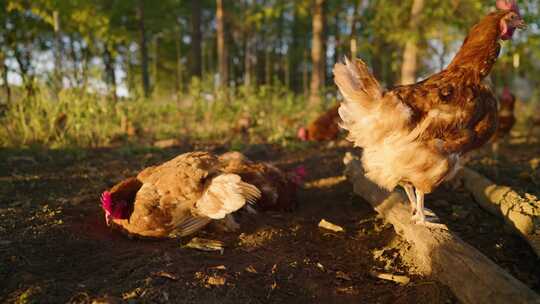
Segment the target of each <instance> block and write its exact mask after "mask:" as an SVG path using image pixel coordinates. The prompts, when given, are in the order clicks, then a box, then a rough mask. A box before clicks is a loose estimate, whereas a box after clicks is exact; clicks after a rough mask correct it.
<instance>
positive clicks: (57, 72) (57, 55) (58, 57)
mask: <svg viewBox="0 0 540 304" xmlns="http://www.w3.org/2000/svg"><path fill="white" fill-rule="evenodd" d="M59 14H60V13H59V12H58V11H54V12H53V23H54V24H53V25H54V81H53V83H54V91H55V93H56V94H58V92H59V91H60V90H61V89H62V86H63V84H62V81H63V73H62V37H61V34H60V15H59Z"/></svg>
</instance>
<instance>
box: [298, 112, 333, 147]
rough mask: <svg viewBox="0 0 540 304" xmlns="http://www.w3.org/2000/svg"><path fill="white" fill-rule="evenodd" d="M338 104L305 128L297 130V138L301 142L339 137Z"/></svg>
mask: <svg viewBox="0 0 540 304" xmlns="http://www.w3.org/2000/svg"><path fill="white" fill-rule="evenodd" d="M338 108H339V104H337V105H335V106H333V107H331V108H330V109H329V110H328V111H326V112H325V113H323V114H322V115H321V116H319V117H317V119H315V120H314V121H312V122H311V123H310V124H309V125H308V126H307V128H305V127H301V128H299V129H298V132H297V137H298V139H300V140H302V141H325V140H334V139H336V138H337V137H338V135H339V114H338Z"/></svg>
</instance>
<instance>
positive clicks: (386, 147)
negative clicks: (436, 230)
mask: <svg viewBox="0 0 540 304" xmlns="http://www.w3.org/2000/svg"><path fill="white" fill-rule="evenodd" d="M502 2H504V1H502ZM502 2H498V5H499V4H501V3H502ZM505 3H506V2H505ZM500 7H501V6H500V5H499V8H500ZM508 7H511V6H510V5H509V6H508ZM516 16H517V17H519V15H518V14H517V13H516V12H515V11H512V10H498V11H496V12H493V13H491V14H489V15H487V16H485V17H484V18H483V19H482V20H481V21H480V22H479V23H478V24H476V25H475V26H474V27H473V28H472V29H471V30H470V32H469V34H468V35H467V37H466V38H465V41H464V42H463V45H462V47H461V49H460V50H459V51H458V53H457V54H456V56H455V58H454V59H453V60H452V62H451V63H450V65H449V66H448V67H447V68H446V69H445V70H443V71H441V72H439V73H437V74H434V75H432V76H430V77H428V78H427V79H425V80H423V81H421V82H418V83H415V84H411V85H405V86H398V87H396V88H394V89H392V90H388V91H383V89H382V88H381V86H380V85H379V83H378V82H377V80H376V79H375V78H374V77H373V75H372V74H371V73H370V72H369V70H368V68H367V66H366V65H365V63H363V62H362V61H361V60H356V61H355V62H349V61H347V62H346V64H341V63H338V64H336V65H335V67H334V76H335V82H336V84H337V86H338V87H339V89H340V91H341V93H342V95H343V97H344V101H343V102H342V104H341V107H340V109H339V115H340V116H341V119H342V120H343V122H342V124H341V126H342V127H343V128H344V129H347V130H348V131H349V137H348V138H349V139H350V140H351V141H353V142H354V143H355V145H356V146H360V147H362V148H363V149H364V150H363V156H362V162H363V166H364V169H365V170H366V175H367V176H368V177H369V178H370V179H371V180H373V181H374V182H376V183H377V184H379V185H380V186H382V187H384V188H386V189H388V190H392V189H393V188H394V187H396V186H397V185H398V184H400V185H403V186H404V187H405V189H406V191H407V194H408V196H409V199H410V201H411V204H413V205H414V206H413V209H416V210H417V213H416V215H415V217H414V219H416V220H418V222H421V223H424V221H425V217H424V214H423V196H424V193H430V192H431V191H433V189H434V188H435V187H437V186H438V185H439V184H440V183H441V182H442V181H444V180H445V179H448V178H450V177H452V176H453V174H454V173H455V171H456V170H457V169H458V165H459V163H458V162H459V158H460V157H461V156H462V155H463V154H465V153H467V152H469V151H470V150H472V149H475V148H477V147H479V146H481V145H483V144H484V143H486V142H487V141H488V140H489V139H490V137H491V136H492V135H493V133H494V132H495V130H496V128H497V107H496V99H495V97H494V95H493V93H492V92H491V90H490V88H489V87H487V86H486V85H484V84H483V83H482V80H483V79H484V77H486V76H487V75H488V74H489V72H490V70H491V67H492V65H493V64H494V63H495V61H496V59H497V56H498V54H499V51H500V44H499V40H500V39H507V38H508V35H509V33H510V34H511V33H513V29H514V27H519V26H521V25H523V21H522V20H521V19H520V18H519V19H518V18H517V17H516ZM503 25H504V26H505V27H504V26H503ZM510 36H511V35H510ZM414 188H416V193H413V189H414Z"/></svg>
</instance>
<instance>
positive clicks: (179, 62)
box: [174, 25, 201, 102]
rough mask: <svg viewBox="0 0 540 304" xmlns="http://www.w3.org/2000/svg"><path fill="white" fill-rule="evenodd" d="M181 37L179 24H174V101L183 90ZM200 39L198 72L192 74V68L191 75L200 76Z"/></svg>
mask: <svg viewBox="0 0 540 304" xmlns="http://www.w3.org/2000/svg"><path fill="white" fill-rule="evenodd" d="M181 39H182V32H181V31H180V25H177V26H176V38H175V39H174V42H175V43H174V45H175V50H176V82H175V89H176V101H177V102H180V96H181V95H182V91H183V88H182V84H183V78H182V48H181V46H182V44H181V43H182V42H181ZM200 47H201V45H200V41H199V70H198V74H197V73H195V74H193V70H192V71H191V72H192V75H191V76H193V77H200V76H201V65H200V59H201V56H200V55H201V54H200Z"/></svg>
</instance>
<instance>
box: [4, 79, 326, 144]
mask: <svg viewBox="0 0 540 304" xmlns="http://www.w3.org/2000/svg"><path fill="white" fill-rule="evenodd" d="M209 87H211V84H209V82H208V81H206V82H203V83H200V82H198V81H196V82H195V83H194V84H193V85H192V86H191V87H190V90H189V93H186V94H185V95H183V96H182V98H180V100H181V101H180V102H176V101H172V100H170V99H162V100H157V99H155V100H150V101H148V100H142V99H126V100H121V101H118V102H113V101H112V100H109V99H108V98H106V97H104V96H100V95H96V94H89V93H85V92H81V91H77V90H64V91H62V92H61V93H60V95H59V96H58V98H57V100H55V99H54V98H52V97H51V95H50V94H49V93H48V92H47V91H46V90H41V91H39V92H38V93H36V95H34V96H31V97H25V98H20V99H17V100H16V101H14V102H13V103H12V104H10V105H9V106H8V107H7V109H6V111H5V112H4V114H3V116H2V118H1V119H0V126H1V127H0V146H2V147H29V146H49V147H77V146H79V147H98V146H106V145H111V144H115V143H119V142H124V141H139V142H140V141H142V142H147V143H148V141H153V140H158V139H168V138H178V139H186V138H189V139H212V140H232V141H233V142H235V143H236V144H237V145H239V144H240V143H244V144H245V142H244V140H243V139H241V137H240V136H241V134H239V133H238V132H235V131H234V130H233V129H234V128H235V127H236V125H237V122H238V121H239V119H240V118H242V117H248V118H249V121H250V122H251V125H252V127H251V128H250V129H249V132H250V134H249V135H250V136H249V138H250V139H251V140H252V141H255V142H256V141H263V140H264V141H268V142H273V143H282V144H284V145H286V144H287V143H288V141H289V139H290V138H293V137H294V135H295V133H296V128H297V127H298V125H299V124H301V123H304V122H305V119H306V117H310V116H311V117H312V116H313V115H314V113H310V112H307V111H306V103H305V101H304V98H302V97H299V96H296V95H294V94H293V93H291V92H289V91H288V90H286V89H285V88H283V87H280V86H262V87H260V88H258V89H257V90H254V89H252V88H244V87H240V88H238V89H235V90H233V89H230V90H227V91H212V90H210V89H208V88H209ZM314 110H318V109H314ZM63 117H65V118H63ZM235 136H236V137H235Z"/></svg>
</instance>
